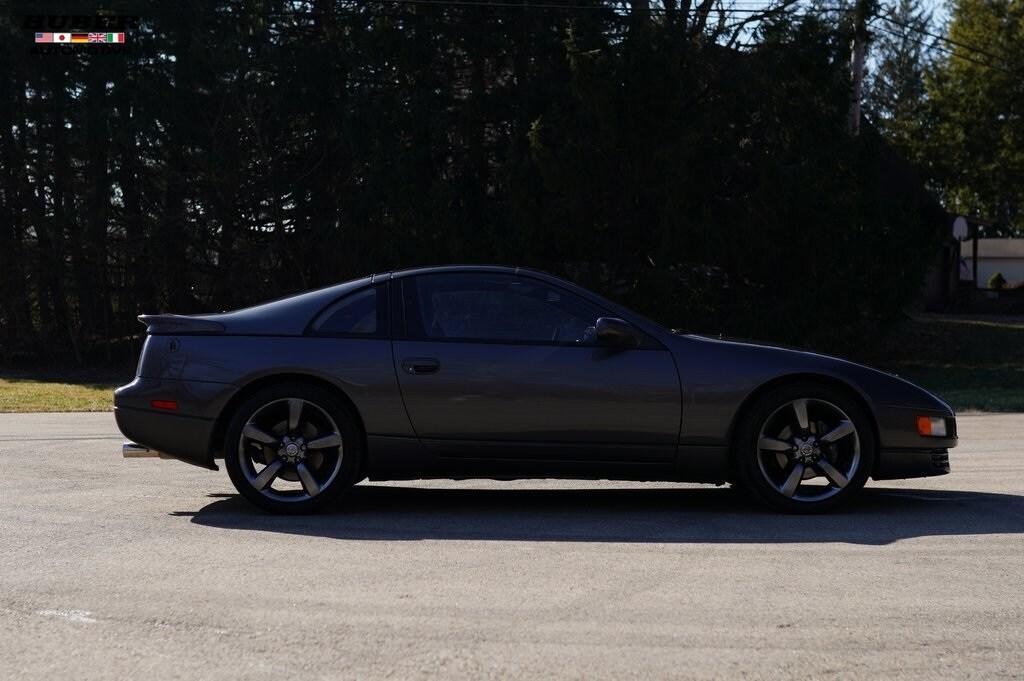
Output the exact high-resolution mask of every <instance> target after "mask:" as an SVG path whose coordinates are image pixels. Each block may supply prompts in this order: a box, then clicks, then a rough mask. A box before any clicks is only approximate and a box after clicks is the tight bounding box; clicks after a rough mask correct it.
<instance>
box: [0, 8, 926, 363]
mask: <svg viewBox="0 0 1024 681" xmlns="http://www.w3.org/2000/svg"><path fill="white" fill-rule="evenodd" d="M573 4H574V5H577V6H579V5H581V4H588V3H585V2H584V3H579V2H577V3H573ZM590 4H592V5H593V6H594V7H596V8H598V9H597V10H593V11H591V10H587V11H560V10H552V9H550V8H547V9H545V8H527V9H521V8H514V7H512V8H510V7H508V6H507V3H499V4H498V5H497V6H495V7H479V6H473V5H425V4H409V5H404V4H401V3H393V2H386V3H376V2H373V3H364V2H358V3H357V2H346V1H343V0H311V1H310V2H307V3H296V2H289V1H284V0H276V1H275V0H268V1H264V2H259V3H249V4H244V3H227V2H219V3H195V4H192V3H164V2H155V1H152V2H146V3H142V4H133V5H132V6H131V8H125V7H121V6H120V5H119V4H117V3H108V4H104V5H102V7H101V8H100V9H102V10H113V11H115V12H118V11H119V12H121V13H132V14H139V15H141V16H142V18H143V23H142V28H141V30H139V31H136V32H133V33H131V34H130V35H129V41H130V44H129V48H130V49H128V50H127V56H125V57H119V56H103V57H100V56H89V55H83V54H75V55H68V56H58V55H32V54H28V52H27V49H28V47H29V43H28V42H27V38H28V37H29V36H30V34H28V33H27V32H25V31H24V30H22V29H21V28H20V27H19V26H18V25H17V19H16V17H15V18H13V19H12V18H4V19H2V21H4V22H6V23H3V24H0V37H3V38H4V40H2V41H0V49H2V50H3V51H4V53H3V60H4V63H9V64H10V65H11V66H10V68H8V69H6V70H4V72H3V73H2V74H0V98H2V102H0V103H2V105H3V111H2V113H0V154H3V156H2V157H0V158H2V172H0V183H2V192H3V193H2V195H0V256H2V259H3V261H2V263H0V276H2V277H3V279H2V280H0V285H2V288H0V320H2V324H0V326H2V328H3V330H2V331H0V343H2V348H3V352H2V353H0V354H2V356H0V361H2V360H10V359H12V358H16V357H19V356H31V357H40V356H45V357H57V356H66V357H76V358H82V359H89V358H92V357H96V353H97V352H99V353H100V354H101V356H102V352H103V351H104V350H105V349H107V348H109V347H111V342H113V341H115V340H117V339H121V338H124V337H126V336H127V335H130V334H136V333H138V332H139V331H141V326H139V325H138V324H137V322H135V321H134V317H135V315H136V314H138V313H140V312H143V311H145V312H156V311H175V312H183V313H188V312H198V311H206V310H217V309H224V308H231V307H237V306H241V305H246V304H251V303H255V302H258V301H260V300H263V299H266V298H269V297H274V296H278V295H282V294H285V293H289V292H293V291H299V290H302V289H307V288H311V287H315V286H320V285H324V284H328V283H331V282H335V281H340V280H344V279H348V278H352V277H355V276H358V275H362V274H365V273H369V272H373V271H383V270H387V269H391V268H397V267H408V266H412V265H417V264H426V263H447V262H503V263H509V264H519V265H525V266H533V267H539V268H543V269H547V270H551V271H554V272H556V273H559V274H563V275H566V276H569V277H570V278H573V279H575V280H577V281H579V282H580V283H582V284H584V285H589V286H592V287H594V288H596V289H598V290H600V291H602V292H604V293H606V294H608V295H610V296H611V297H613V298H616V299H619V300H621V301H623V302H625V303H627V304H630V305H633V306H635V307H636V308H637V309H638V310H640V311H642V312H644V313H647V314H649V315H650V316H652V317H654V318H656V319H658V320H660V321H662V322H664V323H665V324H667V325H670V326H677V327H684V328H687V329H693V330H698V331H704V332H711V333H718V332H722V333H727V334H740V335H756V336H760V337H763V338H767V339H777V340H783V341H789V342H798V343H804V344H814V345H819V346H828V347H833V348H838V347H842V346H843V345H847V346H848V345H851V344H853V343H856V342H858V341H859V340H860V339H861V338H863V334H864V333H866V332H867V333H873V332H874V329H875V328H876V327H877V325H879V324H881V323H883V322H885V321H886V320H888V319H891V318H893V317H895V316H897V315H899V314H900V311H901V310H902V308H903V306H904V305H905V304H906V302H907V301H908V300H910V299H911V298H912V297H913V296H914V295H915V294H916V292H917V288H918V285H919V282H920V281H921V279H922V275H923V271H924V267H925V265H926V263H927V262H928V260H929V259H930V256H931V253H932V250H931V245H932V243H933V242H934V240H935V239H937V238H938V235H937V234H936V233H935V230H934V228H933V227H931V226H929V225H932V224H933V221H932V219H931V218H932V216H930V215H929V211H930V210H932V209H933V206H931V204H929V202H928V201H927V198H926V197H924V196H923V195H922V194H921V192H920V190H919V183H917V182H916V180H914V178H912V177H908V176H905V174H904V173H903V171H902V170H901V168H902V166H901V165H900V162H899V159H897V158H895V157H894V156H893V154H892V153H891V151H889V150H888V149H887V147H886V146H885V145H884V144H882V143H881V141H880V139H879V137H878V136H877V135H876V134H874V133H873V132H872V130H871V129H870V128H866V129H865V131H864V132H863V133H862V134H861V135H860V136H859V137H857V138H851V137H850V136H848V135H847V134H846V131H845V122H846V107H847V104H848V92H849V80H848V68H847V58H848V43H849V40H848V38H849V36H848V35H845V34H844V33H843V32H842V31H837V29H836V25H835V23H834V22H832V23H829V20H828V19H826V18H814V16H812V18H810V19H800V18H797V17H794V16H791V15H787V14H785V13H782V14H779V15H778V16H776V17H775V18H774V19H772V20H771V21H767V22H762V23H761V25H760V27H759V28H758V30H757V32H756V34H755V36H754V40H753V42H752V44H751V45H750V46H749V47H748V48H746V49H745V50H744V51H742V52H741V51H736V50H734V49H731V48H727V47H725V46H723V44H722V43H724V42H727V41H728V37H729V36H728V34H727V33H726V32H725V31H724V29H722V28H721V27H717V26H716V25H715V24H714V22H713V20H708V21H704V20H702V19H701V18H700V16H699V15H694V14H691V15H685V14H681V13H671V12H665V13H658V14H647V13H646V12H644V11H642V10H643V8H644V7H645V6H646V3H634V4H633V9H632V10H631V11H629V12H624V11H611V10H607V9H601V7H602V5H601V4H600V3H597V2H594V3H590ZM669 4H670V3H666V6H669ZM547 5H550V3H547ZM672 6H673V7H674V6H675V5H674V4H672ZM25 11H26V12H28V13H32V12H33V11H38V10H33V9H32V8H30V7H27V8H26V9H25ZM77 11H78V12H84V13H89V14H91V13H94V12H95V11H97V8H96V7H94V6H90V7H89V8H87V9H82V8H79V9H78V10H77ZM22 168H24V171H22V170H21V169H22Z"/></svg>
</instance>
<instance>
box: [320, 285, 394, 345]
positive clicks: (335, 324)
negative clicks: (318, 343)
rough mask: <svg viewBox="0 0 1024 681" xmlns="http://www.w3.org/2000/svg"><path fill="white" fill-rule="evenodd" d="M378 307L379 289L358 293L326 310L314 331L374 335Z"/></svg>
mask: <svg viewBox="0 0 1024 681" xmlns="http://www.w3.org/2000/svg"><path fill="white" fill-rule="evenodd" d="M377 307H378V301H377V287H372V288H366V289H363V290H362V291H356V292H355V293H353V294H351V295H349V296H346V297H344V298H342V299H341V300H339V301H338V302H336V303H334V304H333V305H331V306H330V307H328V308H327V309H326V310H324V311H323V312H322V313H321V314H320V316H319V317H318V318H317V320H316V321H315V322H314V323H313V331H315V332H316V333H322V334H326V335H355V336H360V335H365V336H370V335H374V334H376V333H377Z"/></svg>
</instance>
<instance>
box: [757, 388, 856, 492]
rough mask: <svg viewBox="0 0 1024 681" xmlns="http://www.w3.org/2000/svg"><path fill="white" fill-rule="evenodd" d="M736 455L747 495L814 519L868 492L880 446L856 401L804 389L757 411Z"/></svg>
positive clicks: (768, 399) (764, 402)
mask: <svg viewBox="0 0 1024 681" xmlns="http://www.w3.org/2000/svg"><path fill="white" fill-rule="evenodd" d="M737 447H738V451H737V457H738V461H737V463H738V466H737V468H738V471H737V472H738V473H739V476H740V480H741V482H742V483H743V485H744V486H745V487H747V488H749V489H751V490H752V491H754V492H755V493H756V494H757V495H758V496H759V497H761V498H762V499H763V500H765V501H767V502H768V503H770V504H772V505H774V506H776V507H778V508H783V509H785V510H790V511H816V510H824V509H825V508H829V507H831V506H833V505H834V504H835V503H837V501H838V500H840V499H841V498H842V497H844V496H848V495H849V494H852V493H853V492H855V491H856V490H858V489H860V487H862V486H863V485H864V482H865V481H866V479H867V476H868V474H869V473H870V470H871V465H872V463H873V461H874V450H875V442H874V435H873V431H872V429H871V428H870V426H869V422H868V420H867V416H866V415H865V414H864V412H863V409H862V408H861V406H860V405H859V404H858V403H857V402H856V401H855V400H853V399H851V398H850V397H849V396H848V395H846V394H845V393H844V392H842V391H838V390H834V389H831V388H826V387H822V386H817V385H813V384H806V385H791V386H784V387H782V388H778V389H776V390H774V391H772V392H770V393H768V394H767V395H765V396H764V397H762V398H761V399H760V400H759V401H758V402H757V403H755V404H754V405H753V407H752V408H751V409H750V410H749V412H748V414H747V416H746V418H745V420H744V422H743V424H742V425H741V428H740V433H739V439H738V441H737Z"/></svg>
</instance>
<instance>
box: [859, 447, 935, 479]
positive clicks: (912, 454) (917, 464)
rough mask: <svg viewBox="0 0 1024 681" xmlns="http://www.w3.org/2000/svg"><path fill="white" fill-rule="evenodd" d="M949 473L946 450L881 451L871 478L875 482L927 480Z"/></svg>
mask: <svg viewBox="0 0 1024 681" xmlns="http://www.w3.org/2000/svg"><path fill="white" fill-rule="evenodd" d="M947 473H949V450H947V449H883V450H882V451H880V452H879V453H878V463H877V464H875V472H874V474H873V475H872V476H871V477H872V478H874V479H875V480H896V479H899V478H927V477H931V476H933V475H946V474H947Z"/></svg>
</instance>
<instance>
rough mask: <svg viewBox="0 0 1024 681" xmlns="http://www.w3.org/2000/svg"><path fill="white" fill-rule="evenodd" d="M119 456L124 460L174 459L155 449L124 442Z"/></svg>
mask: <svg viewBox="0 0 1024 681" xmlns="http://www.w3.org/2000/svg"><path fill="white" fill-rule="evenodd" d="M121 456H123V457H124V458H126V459H148V458H152V459H157V458H159V459H173V458H174V457H172V456H170V455H169V454H164V453H163V452H158V451H157V450H155V449H150V448H149V447H146V446H145V445H140V444H136V443H134V442H125V443H124V444H123V445H121Z"/></svg>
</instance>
